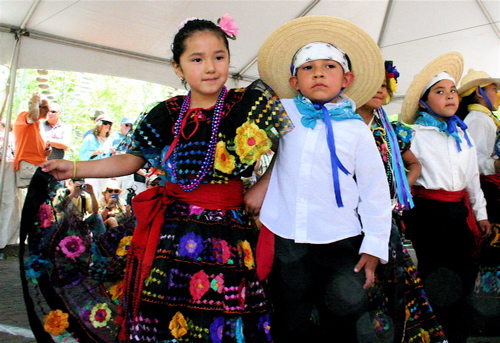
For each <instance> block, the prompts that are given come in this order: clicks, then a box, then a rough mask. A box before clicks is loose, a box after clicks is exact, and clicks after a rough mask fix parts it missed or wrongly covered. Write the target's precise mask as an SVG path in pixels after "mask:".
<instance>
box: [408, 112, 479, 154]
mask: <svg viewBox="0 0 500 343" xmlns="http://www.w3.org/2000/svg"><path fill="white" fill-rule="evenodd" d="M417 115H418V118H417V120H416V121H415V124H419V125H423V126H434V127H437V128H438V129H439V131H440V132H444V133H445V134H446V135H448V136H452V137H453V138H455V141H456V143H457V149H458V151H462V147H461V146H460V143H462V139H461V138H460V136H459V134H458V129H457V127H460V128H461V129H462V131H463V132H464V136H465V139H466V140H467V144H468V145H469V147H472V143H471V141H470V139H469V135H468V134H467V131H466V130H467V124H465V123H464V122H463V121H462V120H461V119H460V118H459V117H458V116H456V115H454V116H451V117H448V118H445V119H446V120H443V121H439V120H438V119H437V118H436V117H434V116H432V115H431V114H429V113H427V112H425V111H422V112H418V114H417Z"/></svg>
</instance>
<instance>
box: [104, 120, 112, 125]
mask: <svg viewBox="0 0 500 343" xmlns="http://www.w3.org/2000/svg"><path fill="white" fill-rule="evenodd" d="M101 123H102V125H113V123H112V122H110V121H106V120H101Z"/></svg>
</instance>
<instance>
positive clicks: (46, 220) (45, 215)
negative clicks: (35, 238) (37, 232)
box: [36, 202, 54, 228]
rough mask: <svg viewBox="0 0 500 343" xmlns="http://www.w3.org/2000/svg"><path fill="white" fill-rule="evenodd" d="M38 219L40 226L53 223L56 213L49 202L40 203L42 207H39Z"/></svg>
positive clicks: (47, 225)
mask: <svg viewBox="0 0 500 343" xmlns="http://www.w3.org/2000/svg"><path fill="white" fill-rule="evenodd" d="M36 220H37V222H38V225H40V227H44V228H45V227H50V226H51V225H52V222H53V221H54V215H53V213H52V209H51V208H50V205H49V204H47V203H45V202H44V203H43V204H41V205H40V208H39V209H38V213H37V215H36Z"/></svg>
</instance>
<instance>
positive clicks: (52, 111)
mask: <svg viewBox="0 0 500 343" xmlns="http://www.w3.org/2000/svg"><path fill="white" fill-rule="evenodd" d="M50 113H59V111H55V110H51V111H50Z"/></svg>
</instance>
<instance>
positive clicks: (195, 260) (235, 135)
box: [42, 14, 293, 343]
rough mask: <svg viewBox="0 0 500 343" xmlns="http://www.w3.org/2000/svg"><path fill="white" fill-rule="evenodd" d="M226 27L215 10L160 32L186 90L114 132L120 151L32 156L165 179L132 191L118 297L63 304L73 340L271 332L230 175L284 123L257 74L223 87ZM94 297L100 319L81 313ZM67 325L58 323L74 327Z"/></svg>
mask: <svg viewBox="0 0 500 343" xmlns="http://www.w3.org/2000/svg"><path fill="white" fill-rule="evenodd" d="M237 32H238V28H237V26H236V25H235V24H234V21H233V19H232V18H231V17H229V16H228V15H227V14H226V15H224V16H223V17H222V18H221V19H219V21H218V24H216V23H213V22H211V21H208V20H204V19H199V18H188V19H187V20H185V21H183V22H182V23H181V25H180V26H179V30H178V32H177V34H176V35H175V37H174V41H173V44H172V53H173V62H172V66H173V68H174V70H175V73H176V74H177V76H178V77H179V78H180V79H181V80H182V81H183V83H185V84H186V85H188V86H189V93H188V94H187V95H186V96H177V97H174V98H171V99H168V100H166V101H162V102H160V103H158V104H156V105H155V106H153V107H151V108H150V109H148V110H146V111H145V114H144V115H143V116H142V117H141V118H140V119H139V121H138V122H137V124H136V125H134V128H135V130H134V132H133V133H132V134H130V135H128V136H127V138H126V139H125V140H124V142H122V148H124V149H125V150H126V151H125V152H126V153H124V154H117V155H114V156H111V157H109V158H105V159H100V160H94V161H80V162H71V161H65V160H51V161H49V162H48V163H45V164H43V165H42V171H43V172H45V173H49V174H50V175H51V176H53V177H54V178H55V179H57V180H62V179H66V178H69V177H72V176H73V177H97V178H104V177H113V176H120V175H128V174H131V173H133V172H135V171H137V170H138V169H139V168H141V167H142V166H143V165H144V163H145V162H147V163H149V164H150V166H151V167H152V168H153V169H155V170H157V172H158V174H159V175H161V178H162V184H164V183H166V185H165V187H154V188H152V189H148V190H146V191H144V192H141V193H140V194H138V195H137V196H136V197H135V198H134V200H133V211H134V214H135V216H136V217H137V226H136V228H135V231H134V234H133V237H132V239H131V243H130V247H129V248H128V253H127V255H126V258H127V265H126V270H125V276H124V282H123V284H121V285H120V286H116V284H115V286H113V287H114V288H113V299H117V300H118V301H119V302H120V305H119V307H118V308H117V306H116V304H115V302H117V300H115V301H114V302H113V301H110V300H109V299H106V296H105V295H102V294H101V295H99V294H93V296H95V297H94V298H93V299H89V300H88V301H87V302H84V301H80V302H78V303H79V304H80V305H82V306H85V309H83V308H82V309H81V311H69V312H70V321H69V322H70V323H71V325H74V324H75V322H78V323H80V324H83V325H84V326H85V329H84V330H79V331H78V333H79V334H80V336H78V335H77V336H78V338H81V341H84V340H85V339H87V337H85V336H82V333H83V332H85V334H86V335H88V336H90V337H91V338H93V340H94V341H110V342H111V341H115V340H116V339H115V340H109V339H108V340H106V339H103V337H106V338H109V336H110V335H111V334H110V333H113V332H114V333H117V334H118V336H117V337H118V340H119V341H121V342H163V343H167V342H190V343H196V342H211V343H222V342H224V343H230V342H234V343H236V342H252V343H259V342H272V341H273V338H272V337H271V333H270V330H271V323H270V321H269V311H270V306H269V303H268V299H267V296H266V292H265V289H264V287H263V284H261V283H260V281H259V280H258V278H257V276H256V272H255V260H254V252H255V249H254V248H255V244H256V240H257V234H258V232H257V230H256V229H255V227H254V225H252V224H251V223H252V220H251V219H252V218H251V214H248V213H247V212H246V211H245V209H244V208H243V189H244V188H243V183H242V181H241V177H248V176H250V175H251V174H252V171H253V169H254V165H255V163H256V162H257V161H258V160H259V158H260V157H261V156H262V155H263V154H264V153H265V152H267V151H268V150H269V149H270V148H271V147H273V146H274V145H275V144H274V143H276V141H277V140H278V139H279V138H281V136H282V135H283V134H284V133H286V132H288V131H290V130H291V129H292V128H293V124H292V122H291V121H290V119H289V118H288V116H287V115H286V112H285V111H284V109H283V107H282V105H281V102H280V101H279V100H278V98H277V96H276V95H275V94H274V92H272V91H271V90H270V89H268V88H267V87H266V86H265V85H262V84H259V83H255V84H252V85H251V86H249V87H247V88H245V89H227V88H226V86H225V83H226V81H227V79H228V76H229V63H230V52H229V43H228V38H229V39H235V38H236V35H237ZM101 243H102V244H101V245H105V244H104V243H103V242H101ZM101 245H100V246H99V247H101ZM92 249H95V246H92ZM92 249H90V248H89V249H87V250H85V251H86V252H89V253H90V252H91V251H92V252H93V251H94V250H92ZM122 250H123V249H121V251H122ZM108 276H109V275H107V274H106V275H105V276H102V275H101V279H104V280H105V277H108ZM101 281H102V280H99V282H101ZM99 282H97V283H99ZM101 284H103V282H101ZM96 289H97V288H96ZM118 289H122V291H121V293H123V296H121V295H120V294H121V293H120V292H119V291H117V290H118ZM95 306H98V308H99V309H100V311H101V312H103V311H107V310H108V309H110V311H108V312H109V313H111V314H110V316H108V314H109V313H108V312H106V316H104V315H103V316H101V318H102V320H103V321H106V325H103V324H102V323H100V324H99V325H97V326H96V325H94V324H92V323H93V322H91V321H90V322H89V319H88V317H89V316H90V317H95V316H93V315H92V313H90V315H89V314H88V312H89V310H88V309H92V308H94V307H95ZM53 310H56V309H53ZM77 313H80V314H82V313H87V315H86V318H85V315H83V318H82V317H78V315H77ZM103 313H104V312H103ZM72 319H76V320H75V321H72ZM94 322H95V320H94ZM72 329H73V328H72V327H70V328H69V329H68V332H76V330H75V329H73V330H72ZM106 330H107V331H106ZM106 332H107V333H106ZM106 335H107V336H106ZM85 341H87V340H85ZM89 341H90V340H89Z"/></svg>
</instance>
